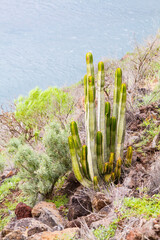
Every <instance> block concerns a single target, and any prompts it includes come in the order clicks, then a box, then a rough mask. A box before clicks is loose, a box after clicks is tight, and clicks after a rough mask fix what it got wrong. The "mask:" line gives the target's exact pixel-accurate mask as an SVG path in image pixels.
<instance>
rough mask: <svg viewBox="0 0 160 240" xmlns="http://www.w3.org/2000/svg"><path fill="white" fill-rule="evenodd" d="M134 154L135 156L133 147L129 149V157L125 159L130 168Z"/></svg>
mask: <svg viewBox="0 0 160 240" xmlns="http://www.w3.org/2000/svg"><path fill="white" fill-rule="evenodd" d="M132 154H133V149H132V147H131V146H129V147H128V149H127V156H126V159H125V166H126V167H130V166H131V164H132Z"/></svg>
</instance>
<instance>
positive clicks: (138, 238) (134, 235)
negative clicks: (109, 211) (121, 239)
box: [126, 229, 142, 240]
mask: <svg viewBox="0 0 160 240" xmlns="http://www.w3.org/2000/svg"><path fill="white" fill-rule="evenodd" d="M126 239H127V240H142V234H141V233H140V232H139V231H137V230H135V229H134V230H131V231H130V232H129V234H128V235H127V237H126Z"/></svg>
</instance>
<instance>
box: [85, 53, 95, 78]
mask: <svg viewBox="0 0 160 240" xmlns="http://www.w3.org/2000/svg"><path fill="white" fill-rule="evenodd" d="M86 64H87V78H88V77H89V76H93V77H94V65H93V55H92V53H91V52H88V53H87V54H86Z"/></svg>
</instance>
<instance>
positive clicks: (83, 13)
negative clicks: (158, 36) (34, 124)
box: [0, 0, 160, 104]
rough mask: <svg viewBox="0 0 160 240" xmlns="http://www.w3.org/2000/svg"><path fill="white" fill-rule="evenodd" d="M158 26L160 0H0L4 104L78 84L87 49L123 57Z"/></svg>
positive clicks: (0, 86) (0, 85) (0, 95)
mask: <svg viewBox="0 0 160 240" xmlns="http://www.w3.org/2000/svg"><path fill="white" fill-rule="evenodd" d="M159 26H160V1H159V0H141V1H139V0H123V1H120V0H87V1H86V0H1V1H0V104H2V103H3V104H6V103H7V102H8V100H11V101H13V99H14V98H17V97H18V96H19V95H20V94H23V95H26V94H27V93H28V92H29V91H30V90H31V89H33V88H34V87H36V86H39V87H40V88H42V89H46V88H47V87H48V86H57V87H63V86H69V85H71V84H73V83H76V82H77V81H79V80H80V79H81V77H82V76H83V75H84V74H85V70H86V66H85V54H86V53H87V52H88V51H92V53H93V55H94V62H95V63H97V62H98V61H100V60H102V59H103V58H104V57H112V58H121V57H122V56H123V55H124V54H125V53H126V52H127V51H131V50H132V49H133V48H134V40H135V39H136V40H137V42H138V43H141V42H143V40H144V39H145V38H146V37H148V36H149V35H152V34H155V33H156V32H157V30H158V28H159Z"/></svg>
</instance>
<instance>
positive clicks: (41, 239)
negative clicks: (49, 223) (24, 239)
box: [28, 228, 80, 240]
mask: <svg viewBox="0 0 160 240" xmlns="http://www.w3.org/2000/svg"><path fill="white" fill-rule="evenodd" d="M79 234H80V229H79V228H67V229H63V230H62V231H55V232H43V233H38V234H35V235H33V236H32V237H30V238H28V240H70V239H73V238H75V237H76V239H77V238H78V237H79Z"/></svg>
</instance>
